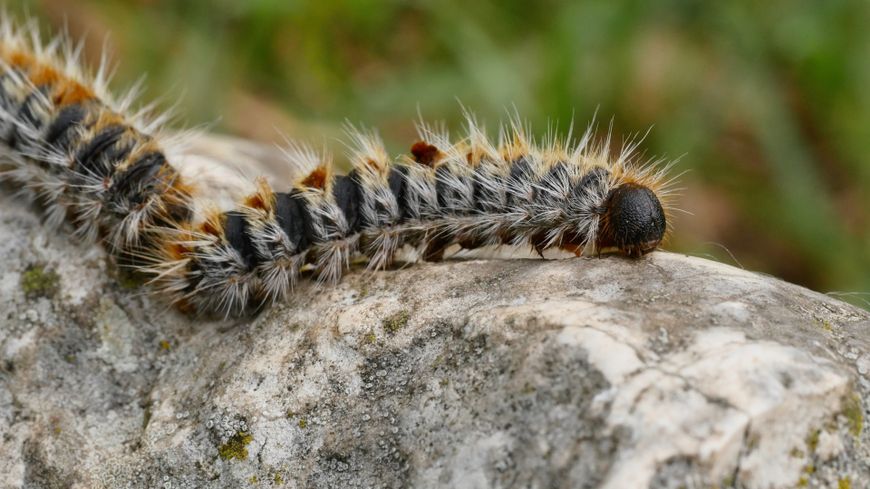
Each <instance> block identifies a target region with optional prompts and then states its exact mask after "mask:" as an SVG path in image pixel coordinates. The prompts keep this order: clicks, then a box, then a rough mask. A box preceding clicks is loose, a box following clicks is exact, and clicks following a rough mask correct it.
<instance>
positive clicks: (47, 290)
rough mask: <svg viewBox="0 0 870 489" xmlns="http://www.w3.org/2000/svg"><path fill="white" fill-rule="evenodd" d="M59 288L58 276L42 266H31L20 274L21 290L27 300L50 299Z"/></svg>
mask: <svg viewBox="0 0 870 489" xmlns="http://www.w3.org/2000/svg"><path fill="white" fill-rule="evenodd" d="M59 288H60V276H59V275H58V274H57V272H55V271H54V270H47V269H46V268H45V267H43V266H42V265H33V266H31V267H29V268H28V269H27V270H25V271H24V273H22V274H21V290H22V291H24V294H25V295H26V296H27V297H29V298H37V297H47V298H52V297H54V295H55V294H57V291H58V289H59Z"/></svg>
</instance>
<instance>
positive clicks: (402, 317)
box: [381, 310, 411, 334]
mask: <svg viewBox="0 0 870 489" xmlns="http://www.w3.org/2000/svg"><path fill="white" fill-rule="evenodd" d="M410 319H411V315H410V314H409V313H408V311H404V310H402V311H399V312H397V313H395V314H393V315H391V316H389V317H386V318H384V320H383V321H381V326H383V327H384V331H386V332H388V333H393V334H394V333H396V332H398V331H399V330H400V329H402V328H404V327H405V326H407V325H408V320H410Z"/></svg>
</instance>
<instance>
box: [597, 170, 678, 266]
mask: <svg viewBox="0 0 870 489" xmlns="http://www.w3.org/2000/svg"><path fill="white" fill-rule="evenodd" d="M666 227H667V225H666V221H665V210H664V209H663V208H662V203H661V202H659V199H658V197H656V194H655V193H653V191H652V190H650V189H648V188H647V187H644V186H643V185H638V184H636V183H626V184H623V185H620V186H618V187H616V188H615V189H613V190H611V191H610V193H609V194H608V195H607V199H606V200H605V203H604V209H603V213H602V215H601V222H600V224H599V226H598V242H597V243H596V247H597V248H598V249H599V250H604V249H607V248H614V247H615V248H617V249H619V251H620V252H622V253H625V254H626V255H628V256H634V257H640V256H642V255H643V254H645V253H649V252H650V251H652V250H654V249H656V247H658V245H659V244H660V243H661V242H662V239H663V238H664V236H665V229H666Z"/></svg>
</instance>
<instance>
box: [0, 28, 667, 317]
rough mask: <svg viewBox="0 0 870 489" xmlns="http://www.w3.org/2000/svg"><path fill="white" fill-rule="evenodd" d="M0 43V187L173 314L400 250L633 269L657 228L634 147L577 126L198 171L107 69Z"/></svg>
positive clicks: (300, 148) (260, 297) (661, 188)
mask: <svg viewBox="0 0 870 489" xmlns="http://www.w3.org/2000/svg"><path fill="white" fill-rule="evenodd" d="M0 31H2V32H0V171H2V173H0V175H2V177H3V178H4V179H6V180H8V181H10V182H13V185H14V186H16V187H19V189H20V191H21V192H23V193H25V194H27V195H28V196H29V197H30V198H32V199H34V200H36V201H38V202H39V203H41V204H42V205H43V206H44V207H45V210H46V216H47V217H46V219H47V221H48V223H49V224H50V225H60V224H61V223H63V222H68V223H70V224H71V227H72V229H73V234H74V235H75V236H76V237H78V238H80V239H83V240H87V241H93V240H97V239H102V240H103V242H105V243H106V244H107V246H108V248H109V249H110V251H112V252H113V254H115V255H116V256H118V257H120V258H122V260H121V262H122V263H123V264H125V265H127V266H131V267H133V268H134V269H136V270H138V271H141V272H144V273H147V274H149V275H150V276H151V277H152V280H151V286H152V288H153V290H154V291H156V292H157V293H158V294H159V295H160V296H162V297H164V298H165V299H167V300H168V301H169V302H171V303H174V304H176V305H178V306H179V307H180V308H181V309H183V310H188V311H191V312H196V313H217V314H222V315H224V316H237V315H243V314H247V313H250V312H252V311H255V310H258V309H259V308H261V307H262V306H264V305H267V304H270V303H274V302H278V301H281V300H284V299H285V298H286V297H287V295H288V294H290V293H291V291H292V290H293V288H294V287H295V285H296V284H297V283H298V281H299V280H300V277H301V276H303V275H304V274H307V273H309V272H310V274H311V275H312V276H313V277H314V278H315V279H316V280H318V281H319V282H322V283H330V282H334V281H336V280H338V279H339V278H340V277H341V274H342V273H343V272H344V270H345V269H347V268H348V267H349V266H350V263H351V261H352V260H353V259H354V258H356V257H365V258H366V259H367V261H368V269H369V270H379V269H384V268H386V267H389V266H390V265H391V264H392V262H393V261H394V260H395V258H396V256H397V253H398V252H399V250H402V249H408V248H411V249H416V250H417V251H418V253H419V254H420V256H421V257H422V258H423V259H424V260H440V259H442V258H443V256H444V254H445V250H446V249H447V248H448V247H450V246H455V245H458V246H459V247H461V248H465V249H474V248H480V247H483V246H500V245H511V246H531V247H533V248H534V249H535V250H537V251H538V252H539V253H541V252H543V251H544V250H546V249H549V248H562V249H565V250H569V251H571V252H573V253H575V254H578V255H579V254H584V253H585V254H592V253H602V252H609V251H616V252H620V253H623V254H626V255H629V256H641V255H643V254H644V253H646V252H649V251H651V250H653V249H655V248H656V247H657V246H659V244H660V243H661V241H662V240H663V239H664V237H665V234H666V232H667V228H668V225H669V223H670V220H669V219H668V213H669V210H670V208H671V205H670V200H671V198H672V195H673V192H674V190H675V189H674V188H673V179H671V180H667V178H666V173H667V171H668V169H669V165H663V164H661V162H653V163H645V162H643V161H641V159H640V158H639V157H638V156H636V151H635V150H636V146H637V144H636V143H632V144H628V145H626V146H625V147H624V149H623V150H622V152H620V153H618V154H615V155H614V154H612V153H611V151H610V138H609V136H608V138H607V139H605V140H604V141H601V142H599V143H593V142H592V138H591V136H592V133H593V131H592V130H591V128H590V129H589V130H587V132H586V133H585V134H584V135H583V136H582V137H581V138H580V140H579V141H576V142H575V141H573V140H572V139H571V138H570V137H568V138H565V139H558V138H555V137H552V136H550V137H547V138H545V139H544V141H543V143H537V142H536V141H535V140H534V139H533V138H531V137H530V136H529V134H530V130H529V129H528V128H527V127H525V126H524V125H523V124H521V123H519V122H518V118H513V119H512V120H511V122H510V123H509V124H507V125H505V126H503V127H502V128H501V130H500V131H499V136H498V138H497V140H496V141H493V140H491V139H489V137H488V136H487V134H486V131H485V130H484V128H483V127H482V126H481V125H480V124H478V123H477V121H476V120H475V119H474V117H473V116H472V115H468V116H467V123H466V126H467V127H466V134H465V135H464V137H461V138H459V139H458V140H453V139H451V138H450V136H449V134H448V133H447V131H446V130H444V129H441V128H438V127H433V126H430V125H427V124H425V123H422V122H421V123H420V124H419V125H418V140H417V141H416V142H414V144H413V145H412V146H411V147H410V151H409V152H408V153H407V154H403V155H400V156H398V157H393V156H391V155H390V154H389V153H388V152H387V151H386V150H385V149H384V145H383V143H382V141H381V140H380V138H379V137H378V136H377V134H376V133H374V132H367V131H362V130H357V129H354V128H349V131H348V132H349V135H350V137H349V140H350V142H349V147H350V154H349V160H350V164H351V168H352V170H351V171H350V172H348V173H347V174H346V175H338V174H335V172H334V171H333V165H332V161H331V158H330V157H328V156H327V155H325V154H321V153H318V152H316V151H313V150H311V149H310V148H308V147H306V146H304V145H299V144H296V143H292V142H288V144H287V146H286V148H285V149H284V155H285V157H286V160H287V162H288V164H289V166H290V167H291V168H293V170H294V171H293V172H292V174H293V175H294V177H293V178H285V179H279V180H275V179H272V180H271V181H268V180H266V179H265V178H258V179H248V177H247V176H245V175H243V173H244V172H235V173H234V172H231V171H229V172H224V173H222V174H221V173H220V172H214V171H212V170H214V169H215V168H212V166H213V165H211V164H210V163H209V162H208V161H206V163H203V161H199V162H198V163H197V162H194V161H193V160H192V159H190V158H187V159H185V158H179V157H177V156H178V155H175V154H174V153H173V152H172V151H170V150H167V149H166V148H171V147H172V146H173V140H171V139H168V138H166V137H165V136H164V135H162V134H161V132H160V129H159V128H160V124H161V123H162V122H164V121H165V118H163V117H157V118H154V119H149V118H148V117H147V110H146V111H145V112H142V111H140V112H137V113H131V111H130V107H131V106H132V99H133V97H132V95H129V96H125V97H123V98H122V99H121V101H119V102H116V101H114V99H113V98H112V97H111V95H110V94H109V93H108V92H107V91H106V90H105V86H106V75H105V73H106V71H107V70H106V69H105V68H102V67H101V68H100V69H99V70H98V73H97V75H96V76H95V77H88V76H87V75H85V74H84V72H83V71H82V70H81V69H80V68H79V66H78V52H79V49H78V48H71V47H69V46H70V45H69V43H67V42H65V41H63V40H55V41H52V42H50V43H48V44H47V45H46V46H45V47H43V46H42V44H41V42H40V41H39V36H38V35H37V34H36V31H35V29H33V28H32V27H27V28H24V29H16V28H15V27H13V26H12V24H11V23H10V22H9V21H8V19H6V18H5V17H4V20H3V21H2V25H0ZM103 66H104V65H103ZM218 175H222V176H218ZM227 179H232V180H234V181H233V182H224V181H222V180H227ZM239 180H241V181H239ZM241 189H245V190H241ZM248 189H249V190H248Z"/></svg>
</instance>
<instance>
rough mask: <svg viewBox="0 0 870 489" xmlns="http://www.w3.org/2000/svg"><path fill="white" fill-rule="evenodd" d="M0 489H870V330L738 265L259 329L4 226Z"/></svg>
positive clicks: (597, 278) (682, 265)
mask: <svg viewBox="0 0 870 489" xmlns="http://www.w3.org/2000/svg"><path fill="white" fill-rule="evenodd" d="M0 237H2V239H0V311H2V314H0V487H2V488H21V487H24V488H68V487H72V488H102V487H107V488H124V487H134V488H139V487H142V488H145V487H147V488H155V487H160V488H191V487H200V488H206V487H208V488H239V487H286V488H303V487H324V488H325V487H334V488H343V487H387V488H394V487H396V488H397V487H421V488H428V487H461V488H489V487H493V488H509V487H523V488H525V487H530V488H551V487H555V488H559V487H578V488H597V487H601V488H635V487H637V488H646V487H655V488H678V487H683V488H695V487H698V488H701V487H704V488H708V487H720V488H725V487H745V488H780V487H835V488H843V487H851V488H857V487H868V480H870V461H868V460H870V448H868V447H870V435H868V429H867V428H866V427H865V420H866V419H867V416H868V411H867V410H868V406H870V314H868V312H867V311H864V310H860V309H857V308H854V307H852V306H849V305H847V304H845V303H843V302H840V301H837V300H835V299H832V298H829V297H827V296H824V295H821V294H818V293H815V292H811V291H808V290H806V289H803V288H800V287H797V286H794V285H790V284H788V283H784V282H781V281H779V280H777V279H774V278H770V277H766V276H762V275H758V274H755V273H750V272H747V271H743V270H740V269H737V268H733V267H730V266H727V265H722V264H719V263H714V262H710V261H706V260H702V259H698V258H692V257H686V256H681V255H675V254H670V253H664V252H657V253H653V254H652V255H649V256H647V257H645V258H644V259H642V260H640V261H631V260H626V259H621V258H616V257H612V258H602V259H567V260H546V261H544V260H527V259H526V260H524V259H519V260H448V261H446V262H444V263H439V264H421V265H416V266H411V267H407V268H404V269H401V270H390V271H385V272H379V273H375V274H365V273H363V272H361V271H354V272H352V273H350V274H349V275H348V276H347V277H345V278H344V279H343V280H342V281H341V283H340V284H338V285H336V286H331V287H322V288H318V287H316V286H313V285H310V284H306V283H303V284H302V286H301V287H300V288H299V290H298V291H297V293H296V294H295V295H294V296H293V298H292V299H291V301H290V302H288V303H286V304H280V305H278V306H276V307H274V308H271V309H269V310H267V311H266V312H264V313H263V314H262V315H260V316H259V317H257V318H255V319H253V320H250V321H236V322H227V321H204V320H195V319H190V318H187V317H184V316H181V315H179V314H176V313H174V312H172V311H167V310H166V308H165V306H164V305H162V304H161V303H159V302H156V301H154V300H152V299H149V298H148V297H147V296H145V295H144V291H143V289H142V288H132V287H127V288H125V287H124V286H122V285H119V284H124V283H126V280H125V279H124V277H120V278H118V277H114V275H116V272H115V271H114V269H113V267H112V266H111V265H110V263H109V261H108V260H107V259H106V256H105V254H104V253H103V252H102V251H101V250H99V249H97V248H96V247H84V246H78V245H75V244H72V243H71V242H70V241H69V240H68V238H67V237H66V236H65V235H64V234H62V233H60V234H59V233H57V232H50V231H47V230H46V229H44V228H43V227H41V225H40V223H39V219H38V217H37V214H36V213H35V212H34V211H33V210H32V209H29V208H27V207H25V206H21V205H18V204H14V203H11V202H9V201H3V202H0Z"/></svg>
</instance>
